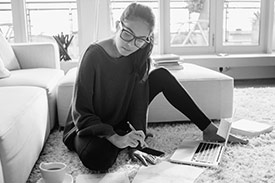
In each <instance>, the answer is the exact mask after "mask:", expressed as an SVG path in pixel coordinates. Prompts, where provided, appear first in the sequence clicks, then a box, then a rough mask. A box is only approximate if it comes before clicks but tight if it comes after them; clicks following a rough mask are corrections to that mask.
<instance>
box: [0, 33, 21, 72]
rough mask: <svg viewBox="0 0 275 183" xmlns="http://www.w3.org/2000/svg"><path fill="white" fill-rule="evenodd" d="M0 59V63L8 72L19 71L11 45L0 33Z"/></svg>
mask: <svg viewBox="0 0 275 183" xmlns="http://www.w3.org/2000/svg"><path fill="white" fill-rule="evenodd" d="M0 50H1V51H0V58H2V62H3V63H4V66H5V67H6V68H7V69H8V70H16V69H20V66H19V62H18V60H17V58H16V56H15V54H14V52H13V50H12V47H11V45H10V44H9V43H8V41H7V40H6V38H5V37H4V36H3V35H2V33H1V32H0Z"/></svg>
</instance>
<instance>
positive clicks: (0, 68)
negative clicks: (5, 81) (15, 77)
mask: <svg viewBox="0 0 275 183" xmlns="http://www.w3.org/2000/svg"><path fill="white" fill-rule="evenodd" d="M10 74H11V73H10V71H9V70H8V69H7V68H6V67H5V66H4V63H3V61H2V59H1V58H0V79H2V78H6V77H9V76H10Z"/></svg>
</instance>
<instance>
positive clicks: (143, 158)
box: [128, 148, 159, 166]
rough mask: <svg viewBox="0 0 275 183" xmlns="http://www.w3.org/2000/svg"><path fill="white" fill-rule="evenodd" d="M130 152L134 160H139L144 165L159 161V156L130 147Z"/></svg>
mask: <svg viewBox="0 0 275 183" xmlns="http://www.w3.org/2000/svg"><path fill="white" fill-rule="evenodd" d="M128 153H129V156H130V158H131V159H132V160H134V161H138V160H139V161H140V162H141V163H142V164H143V165H144V166H148V164H152V165H155V164H157V163H158V161H159V159H158V157H156V156H153V155H151V154H147V153H145V152H142V151H139V150H137V149H131V148H130V149H129V151H128Z"/></svg>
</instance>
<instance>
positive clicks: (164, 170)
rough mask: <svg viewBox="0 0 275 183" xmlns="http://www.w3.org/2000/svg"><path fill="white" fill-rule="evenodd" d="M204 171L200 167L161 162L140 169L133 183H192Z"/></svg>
mask: <svg viewBox="0 0 275 183" xmlns="http://www.w3.org/2000/svg"><path fill="white" fill-rule="evenodd" d="M204 170H205V168H201V167H195V166H188V165H182V164H176V163H170V162H168V161H162V162H161V163H159V164H157V165H152V166H148V167H144V166H143V167H141V168H140V169H139V171H138V173H137V175H136V176H135V177H134V180H133V183H140V182H142V183H156V182H165V183H193V182H194V181H195V180H196V178H198V176H199V175H200V174H201V173H202V172H203V171H204Z"/></svg>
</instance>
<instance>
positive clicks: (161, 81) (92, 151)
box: [75, 68, 211, 171]
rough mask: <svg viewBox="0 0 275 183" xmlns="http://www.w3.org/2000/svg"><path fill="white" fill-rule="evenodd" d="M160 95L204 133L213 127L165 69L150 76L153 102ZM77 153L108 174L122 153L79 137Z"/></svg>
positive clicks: (103, 141) (101, 140) (102, 140)
mask: <svg viewBox="0 0 275 183" xmlns="http://www.w3.org/2000/svg"><path fill="white" fill-rule="evenodd" d="M160 92H163V94H164V96H165V97H166V99H167V100H168V101H169V102H170V103H171V104H172V105H173V106H174V107H175V108H176V109H178V110H179V111H181V112H182V113H183V114H184V115H185V116H186V117H188V118H189V119H190V120H191V121H192V122H194V123H195V124H196V125H197V126H198V128H199V129H200V130H202V131H203V130H204V129H205V128H206V127H207V126H208V125H209V124H210V123H211V121H210V120H209V119H208V118H207V117H206V115H205V114H204V113H203V112H202V111H201V110H200V109H199V108H198V106H197V105H196V104H195V102H194V101H193V100H192V98H191V97H190V95H189V94H188V93H187V92H186V91H185V89H184V88H183V87H182V85H181V84H180V83H179V82H178V81H177V79H176V78H175V77H174V76H173V75H172V74H171V73H170V72H169V71H167V70H166V69H164V68H159V69H156V70H154V71H152V72H151V73H150V74H149V102H151V101H152V100H153V99H154V97H155V96H157V95H158V94H159V93H160ZM75 149H76V152H77V154H78V155H79V158H80V160H81V161H82V163H83V164H84V166H86V167H87V168H89V169H91V170H96V171H106V170H108V169H109V168H110V167H111V166H112V165H113V164H114V163H115V161H116V158H117V156H118V153H119V152H120V151H121V149H119V148H117V147H116V146H114V145H113V144H112V143H111V142H109V141H108V140H107V139H105V138H99V137H94V136H82V137H79V136H78V135H77V136H76V138H75Z"/></svg>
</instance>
